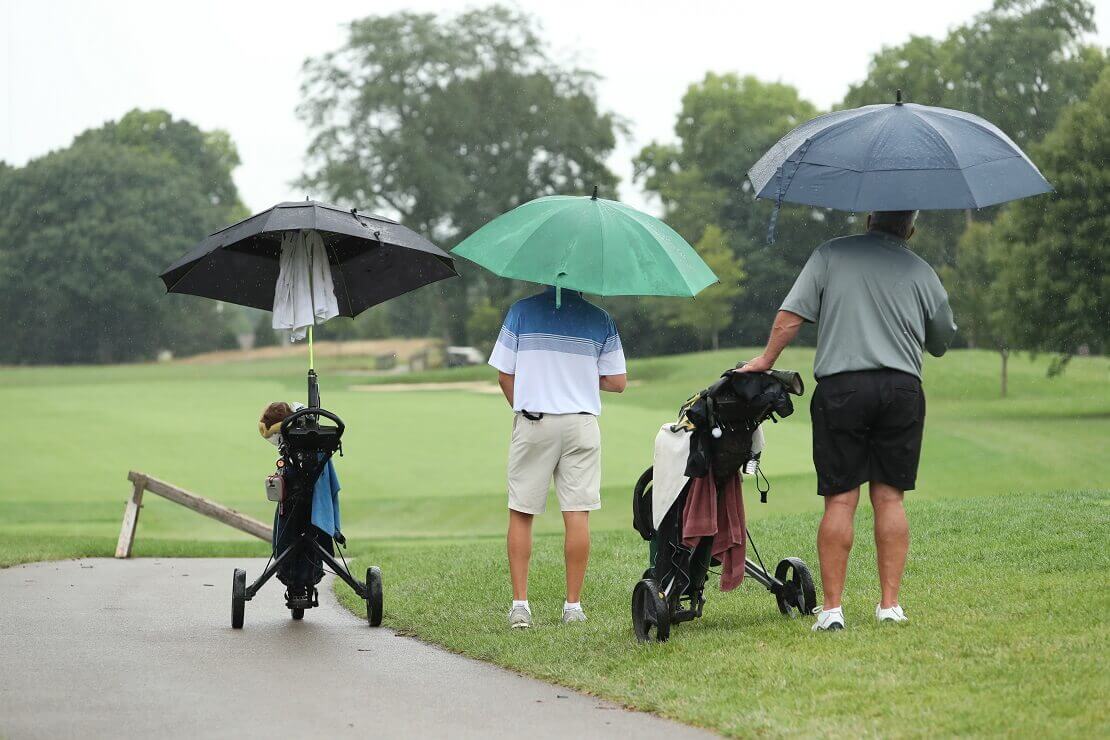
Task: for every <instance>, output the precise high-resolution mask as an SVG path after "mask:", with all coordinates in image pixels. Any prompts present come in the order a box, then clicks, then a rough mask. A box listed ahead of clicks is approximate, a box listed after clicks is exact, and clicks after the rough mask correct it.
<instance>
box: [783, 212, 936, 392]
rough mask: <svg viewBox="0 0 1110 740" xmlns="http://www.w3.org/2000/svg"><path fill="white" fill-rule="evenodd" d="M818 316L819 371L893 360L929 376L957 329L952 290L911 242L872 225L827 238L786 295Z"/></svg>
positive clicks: (791, 307) (796, 307) (799, 310)
mask: <svg viewBox="0 0 1110 740" xmlns="http://www.w3.org/2000/svg"><path fill="white" fill-rule="evenodd" d="M782 310H783V311H790V312H791V313H796V314H798V315H799V316H801V317H802V318H803V319H805V320H806V321H810V322H816V323H817V356H816V357H815V358H814V361H813V374H814V376H815V377H817V378H823V377H825V376H826V375H833V374H835V373H843V372H850V371H853V370H880V369H883V368H888V369H891V370H901V371H902V372H906V373H910V374H911V375H916V376H917V377H918V378H920V377H921V350H922V349H923V348H924V349H927V350H929V353H930V354H932V355H935V356H937V357H940V356H941V355H943V354H944V352H945V350H947V349H948V344H949V342H951V341H952V337H953V336H954V335H955V334H956V325H955V324H954V323H953V320H952V309H951V307H949V305H948V293H946V292H945V290H944V286H942V285H941V283H940V278H938V277H937V274H936V272H934V271H933V268H932V267H930V266H929V263H928V262H926V261H925V260H923V259H921V258H920V257H918V256H917V255H916V254H914V253H913V252H912V251H911V250H910V248H909V247H907V246H906V244H905V242H903V241H901V240H899V239H897V238H895V237H893V236H888V235H886V234H883V233H882V232H876V231H872V232H869V233H867V234H857V235H855V236H845V237H841V238H839V239H832V240H831V241H827V242H825V243H824V244H822V245H821V246H819V247H818V248H817V249H816V250H815V251H814V252H813V254H812V255H811V256H810V258H809V261H808V262H806V266H805V267H804V268H802V272H801V274H800V275H798V279H797V280H796V281H795V282H794V287H793V288H791V289H790V293H789V295H787V296H786V300H785V301H783V303H782Z"/></svg>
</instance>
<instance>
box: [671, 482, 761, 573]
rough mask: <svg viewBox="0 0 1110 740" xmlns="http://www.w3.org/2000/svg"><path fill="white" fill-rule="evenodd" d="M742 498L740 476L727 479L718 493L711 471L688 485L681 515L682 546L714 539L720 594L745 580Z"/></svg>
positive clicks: (714, 555) (745, 541) (745, 544)
mask: <svg viewBox="0 0 1110 740" xmlns="http://www.w3.org/2000/svg"><path fill="white" fill-rule="evenodd" d="M744 535H745V530H744V498H743V496H742V495H741V493H740V475H739V474H737V475H734V476H732V477H731V478H729V479H728V482H727V483H725V486H724V488H722V489H720V490H719V491H718V489H717V481H716V479H715V478H714V477H713V471H712V470H710V471H709V474H708V475H706V476H703V477H701V478H694V479H693V481H691V483H690V492H689V493H688V494H687V495H686V510H685V511H683V512H682V544H684V545H686V546H687V547H696V546H697V544H698V540H700V539H701V538H702V537H712V538H713V557H715V558H717V559H718V560H720V561H721V590H722V591H731V590H732V589H734V588H736V587H737V586H739V585H740V582H741V581H743V580H744V557H745V554H746V550H747V544H748V543H747V538H746V537H745V536H744Z"/></svg>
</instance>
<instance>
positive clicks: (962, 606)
mask: <svg viewBox="0 0 1110 740" xmlns="http://www.w3.org/2000/svg"><path fill="white" fill-rule="evenodd" d="M749 505H750V504H749ZM861 514H862V512H861ZM910 517H911V522H912V527H913V545H912V550H911V558H910V563H909V568H908V570H907V573H906V586H905V590H904V599H903V603H904V604H905V605H906V607H907V611H908V613H909V615H910V617H911V620H912V622H911V623H910V624H909V625H906V626H903V627H891V626H887V627H879V626H877V625H875V624H874V618H873V609H874V605H875V602H876V600H877V595H878V589H877V584H876V576H875V571H874V567H875V566H874V547H873V545H872V544H871V539H870V519H869V517H868V516H866V515H862V516H861V517H860V521H859V525H858V528H857V538H856V539H857V542H856V548H855V550H854V552H853V555H852V564H851V568H852V569H851V572H850V577H849V584H848V590H847V593H846V598H845V603H846V616H847V619H848V625H849V629H848V630H846V631H845V632H843V633H838V634H821V635H815V634H813V633H811V632H810V624H811V621H812V620H808V619H806V620H800V619H799V620H793V621H792V620H787V619H785V618H784V617H782V616H780V615H779V613H778V611H777V609H776V608H775V605H774V601H773V598H772V597H771V596H770V594H768V593H767V592H766V591H764V590H763V589H762V588H761V587H760V586H759V585H758V584H756V583H754V582H750V581H749V582H747V583H745V584H743V585H742V586H741V587H740V588H739V589H738V590H737V591H734V592H732V593H728V594H722V593H719V592H717V591H716V588H715V586H713V585H711V586H710V588H709V593H708V603H707V605H706V614H705V616H704V617H703V618H702V619H701V620H700V621H695V622H691V623H687V624H683V625H680V626H679V627H677V628H676V629H675V630H674V631H673V632H672V637H671V640H670V642H668V643H665V644H652V645H638V644H636V643H635V641H634V638H633V636H632V630H631V623H630V617H629V601H630V596H631V589H632V586H633V584H634V583H635V582H636V579H637V578H638V576H639V573H640V572H641V571H642V570H643V568H644V567H645V561H646V546H645V544H644V543H643V542H641V541H640V540H639V538H638V537H636V536H635V535H634V534H629V533H623V532H610V533H605V534H603V535H601V536H599V537H598V538H597V539H596V544H595V548H594V553H593V559H592V562H591V570H590V573H589V576H588V578H587V592H586V594H585V596H584V602H585V605H586V608H587V610H588V614H589V617H590V620H589V621H588V622H587V623H585V624H579V625H571V626H569V627H567V626H563V625H561V624H560V623H559V621H558V616H559V610H560V608H561V605H562V597H563V588H562V552H561V540H560V538H558V537H553V536H548V537H543V538H540V539H539V540H538V542H537V547H536V554H535V560H534V565H533V577H532V587H531V592H530V598H531V601H532V604H533V610H534V612H535V614H536V617H537V626H536V627H535V628H534V629H533V630H531V631H529V632H525V633H522V632H515V631H510V630H509V629H507V628H506V625H505V619H506V617H505V614H506V598H507V597H506V593H505V586H504V584H505V583H506V582H507V580H508V574H507V572H506V571H507V568H506V565H505V559H504V554H503V547H504V546H503V543H502V542H500V541H491V540H485V541H471V542H466V543H446V544H423V545H420V546H407V547H398V546H386V545H373V546H369V547H364V548H363V549H362V550H361V552H360V554H361V555H362V556H363V557H362V558H361V563H362V564H367V563H370V562H375V563H380V564H381V566H382V569H383V572H384V574H385V595H386V615H387V616H386V618H387V623H388V624H390V625H392V626H394V627H397V628H399V629H400V630H403V631H405V632H409V633H411V634H414V635H417V636H419V637H421V638H422V639H425V640H429V641H431V642H435V643H438V644H440V645H443V646H445V647H447V648H449V649H451V650H455V651H459V652H463V653H466V654H467V655H471V656H474V657H477V658H481V659H483V660H489V661H493V662H495V663H499V664H501V665H504V666H507V667H509V668H512V669H513V670H516V671H520V672H522V673H526V674H529V675H533V676H536V677H539V678H543V679H548V680H552V681H556V682H559V683H562V684H565V685H568V686H572V687H575V688H578V689H582V690H585V691H589V692H591V693H594V694H597V695H600V696H604V697H607V698H610V699H613V700H616V701H618V702H621V703H623V704H626V705H629V706H633V707H637V708H640V709H645V710H651V711H655V712H659V713H661V714H664V715H666V716H669V717H672V718H675V719H678V720H681V721H684V722H689V723H693V724H697V725H702V726H705V727H708V728H712V729H714V730H716V731H719V732H722V733H725V734H728V735H734V736H755V735H760V736H796V735H807V734H813V733H817V734H819V735H821V736H861V735H862V736H883V737H895V736H925V735H929V736H954V735H1022V736H1029V737H1035V736H1053V737H1097V736H1103V737H1105V736H1106V735H1107V733H1108V732H1110V719H1108V715H1107V711H1106V703H1105V699H1106V696H1107V695H1108V692H1110V674H1108V673H1107V672H1106V671H1105V669H1104V662H1105V660H1106V657H1107V648H1108V647H1110V645H1108V640H1110V617H1108V614H1110V572H1108V566H1110V556H1108V554H1107V549H1106V541H1107V540H1106V538H1107V534H1108V524H1110V497H1108V496H1107V494H1106V493H1105V492H1102V493H1095V492H1086V493H1080V492H1055V493H1039V494H1014V495H1008V496H1000V497H998V496H995V497H980V498H975V499H968V500H963V501H956V500H942V501H932V502H921V501H918V500H916V499H914V500H911V503H910ZM816 523H817V516H816V515H814V514H806V515H793V516H789V517H777V518H773V519H768V520H766V521H763V522H760V523H758V525H757V526H756V527H755V528H754V529H753V534H754V535H755V537H756V542H757V544H759V545H760V549H761V551H762V552H763V554H764V557H765V558H767V559H771V558H774V559H775V560H776V561H777V559H778V558H779V557H785V556H788V555H799V556H801V557H803V558H804V559H805V560H807V561H808V562H809V563H812V564H814V565H815V564H816V556H815V554H814V551H813V540H814V533H815V530H816ZM338 592H339V593H340V596H341V598H342V599H343V600H344V601H345V602H346V603H347V604H348V605H349V606H350V607H351V608H352V609H354V610H360V609H363V608H364V606H363V605H362V604H361V603H360V602H357V600H356V599H355V597H354V594H353V593H351V592H350V590H349V589H347V588H345V587H340V588H339V589H338Z"/></svg>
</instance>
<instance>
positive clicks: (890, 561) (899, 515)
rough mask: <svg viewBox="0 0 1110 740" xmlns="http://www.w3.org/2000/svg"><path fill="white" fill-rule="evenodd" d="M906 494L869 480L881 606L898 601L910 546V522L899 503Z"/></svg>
mask: <svg viewBox="0 0 1110 740" xmlns="http://www.w3.org/2000/svg"><path fill="white" fill-rule="evenodd" d="M904 496H905V494H904V493H903V492H902V491H900V490H898V489H897V488H895V487H894V486H888V485H887V484H886V483H880V482H879V481H874V480H873V481H871V505H872V506H873V507H875V553H876V559H877V560H878V561H879V586H880V587H881V588H882V599H881V601H880V602H879V606H881V607H882V608H883V609H889V608H890V607H892V606H894V605H896V604H897V603H898V590H899V589H900V588H901V587H902V573H903V572H904V571H905V569H906V554H907V553H908V552H909V549H910V525H909V522H908V521H907V520H906V509H905V507H904V506H903V505H902V499H903V498H904Z"/></svg>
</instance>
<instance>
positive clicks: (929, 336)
mask: <svg viewBox="0 0 1110 740" xmlns="http://www.w3.org/2000/svg"><path fill="white" fill-rule="evenodd" d="M955 336H956V321H955V319H953V317H952V307H951V306H950V305H948V301H947V300H945V301H944V303H942V304H941V305H940V306H939V307H938V308H937V310H936V311H935V312H933V315H932V316H929V317H928V318H926V319H925V349H926V350H928V352H929V354H931V355H932V356H933V357H940V356H941V355H943V354H944V353H945V352H947V351H948V345H949V344H951V343H952V339H953V337H955Z"/></svg>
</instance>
